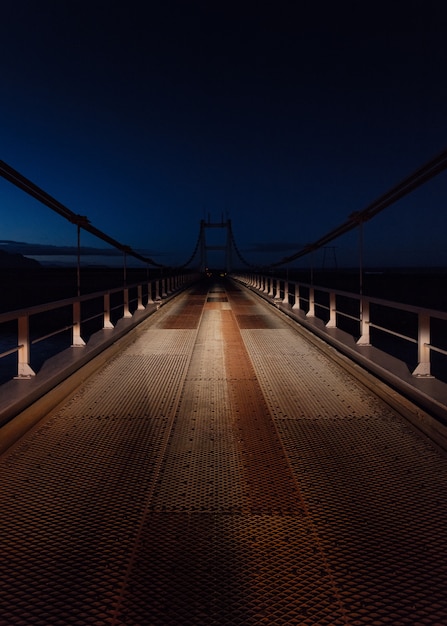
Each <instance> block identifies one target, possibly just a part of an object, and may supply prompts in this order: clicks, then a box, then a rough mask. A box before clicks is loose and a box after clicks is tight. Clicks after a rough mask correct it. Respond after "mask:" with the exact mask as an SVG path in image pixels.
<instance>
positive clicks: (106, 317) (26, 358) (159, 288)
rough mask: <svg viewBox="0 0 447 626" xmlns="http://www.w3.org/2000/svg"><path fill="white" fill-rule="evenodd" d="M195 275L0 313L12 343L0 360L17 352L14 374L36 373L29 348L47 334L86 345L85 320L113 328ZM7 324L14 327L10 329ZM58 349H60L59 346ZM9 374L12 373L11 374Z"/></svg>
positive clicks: (2, 326) (27, 376) (27, 375)
mask: <svg viewBox="0 0 447 626" xmlns="http://www.w3.org/2000/svg"><path fill="white" fill-rule="evenodd" d="M196 278H197V276H196V275H195V274H184V275H178V276H171V277H167V278H163V279H159V280H153V281H148V282H147V283H142V284H135V285H129V286H125V287H120V288H116V289H111V290H107V291H102V292H95V293H90V294H86V295H83V296H79V297H75V298H69V299H65V300H58V301H56V302H49V303H46V304H41V305H37V306H33V307H30V308H26V309H20V310H17V311H11V312H8V313H1V314H0V338H1V337H2V333H1V331H2V329H3V330H6V333H3V336H8V337H9V341H10V342H12V343H10V345H9V346H8V347H7V349H6V350H4V351H3V352H2V353H0V360H1V359H3V358H5V357H8V356H11V355H13V354H17V364H16V372H15V376H14V378H18V379H30V378H32V377H33V376H35V374H36V372H35V371H34V369H33V368H32V365H31V363H32V348H33V346H35V345H36V344H38V343H40V342H44V341H45V340H48V339H49V338H51V337H55V336H57V335H62V334H64V333H69V334H70V343H69V345H71V346H72V347H74V348H83V347H84V346H85V345H86V342H85V341H84V338H83V329H84V328H86V327H87V325H88V324H91V325H92V323H93V324H96V327H98V330H99V329H113V328H114V327H115V325H116V323H117V322H118V321H119V320H120V319H122V318H130V317H132V315H133V313H134V312H135V311H137V310H142V309H145V308H146V307H148V306H153V307H154V308H157V307H158V306H159V305H160V303H161V302H162V300H163V299H164V298H167V297H168V295H169V294H171V293H173V292H175V291H178V290H180V289H182V288H184V287H186V286H187V285H188V284H190V283H192V282H194V280H196ZM114 300H116V303H115V302H114ZM82 313H84V316H82ZM48 315H50V316H51V319H50V320H48ZM45 316H46V318H45V321H44V322H42V317H45ZM33 320H34V321H35V320H37V322H36V324H35V325H36V329H35V333H33V336H31V332H30V321H33ZM48 325H50V326H52V328H51V330H50V331H49V332H45V333H43V334H42V330H43V328H45V329H46V330H48ZM54 326H55V327H54ZM11 327H14V328H12V330H11ZM3 344H4V341H3ZM61 346H62V342H61ZM4 347H6V346H4ZM60 349H61V350H62V349H63V347H61V348H60ZM13 375H14V373H12V375H11V378H12V377H13Z"/></svg>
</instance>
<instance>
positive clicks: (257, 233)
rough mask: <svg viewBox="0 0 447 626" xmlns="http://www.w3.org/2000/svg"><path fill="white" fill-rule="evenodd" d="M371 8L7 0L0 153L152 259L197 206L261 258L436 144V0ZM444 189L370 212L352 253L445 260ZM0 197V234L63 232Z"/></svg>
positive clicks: (294, 244) (67, 230)
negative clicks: (361, 247)
mask: <svg viewBox="0 0 447 626" xmlns="http://www.w3.org/2000/svg"><path fill="white" fill-rule="evenodd" d="M390 5H391V8H390ZM382 6H383V7H384V8H383V10H382V9H381V5H380V3H364V2H353V3H336V2H318V3H317V2H308V3H306V2H278V3H273V2H270V3H268V4H266V3H259V2H252V3H244V2H239V3H232V2H229V1H227V2H220V1H219V2H217V1H216V2H206V1H205V0H203V1H201V2H200V1H194V0H192V1H189V2H187V1H185V2H170V1H169V0H165V1H163V2H151V1H150V0H149V1H147V2H132V0H130V1H129V2H127V3H125V4H124V3H117V2H99V1H96V0H90V1H89V2H84V1H82V0H81V1H80V2H61V1H60V0H54V1H52V2H48V1H45V0H44V1H39V2H37V1H28V2H25V1H23V0H14V2H12V1H10V0H8V1H7V2H4V3H3V5H2V15H1V22H0V46H1V56H0V70H1V71H0V76H1V79H0V90H1V92H0V125H1V132H0V146H1V150H0V159H2V160H3V161H5V162H6V163H8V164H9V165H11V166H12V167H14V168H15V169H17V170H18V171H19V172H20V173H21V174H23V175H24V176H26V177H27V178H29V179H30V180H31V181H32V182H34V183H35V184H37V185H39V186H40V187H42V188H43V189H44V190H45V191H46V192H48V193H49V194H51V195H52V196H54V197H55V198H56V199H57V200H59V201H60V202H61V203H63V204H64V205H65V206H66V207H68V208H69V209H70V210H72V211H73V212H75V213H78V214H81V215H86V216H88V218H89V219H90V221H91V223H92V224H93V225H94V226H96V227H97V228H99V229H101V230H103V231H105V232H106V233H107V234H108V235H110V236H111V237H113V238H116V239H117V240H119V241H120V242H122V243H124V244H127V245H130V246H131V247H133V248H134V249H136V250H138V251H139V252H142V253H144V254H145V255H148V256H150V257H152V258H153V259H154V260H156V261H157V262H159V263H165V264H181V263H183V262H185V261H186V260H187V259H188V257H189V256H190V254H191V253H192V251H193V249H194V246H195V244H196V240H197V236H198V232H199V223H200V220H201V219H208V217H210V218H211V220H212V221H220V220H221V219H224V220H225V219H227V217H229V218H231V220H232V225H233V231H234V235H235V239H236V241H237V244H238V247H239V249H240V251H241V253H242V254H243V256H244V258H246V259H247V260H248V261H250V262H252V263H254V264H257V263H266V262H275V261H278V260H279V259H281V258H283V257H285V256H287V255H290V254H292V253H293V252H295V251H296V250H298V249H299V248H300V247H302V246H303V245H305V244H307V243H309V242H312V241H315V240H316V239H318V238H320V237H321V236H322V235H324V234H325V233H326V232H328V231H329V230H331V229H332V228H334V227H336V226H338V225H339V224H341V223H342V222H344V221H345V220H346V218H347V217H348V216H349V215H350V214H351V213H353V212H354V211H359V210H362V209H363V208H364V207H365V206H367V205H368V204H369V203H371V202H372V201H373V200H375V199H376V198H377V197H378V196H379V195H381V194H382V193H384V192H386V191H387V190H388V189H389V188H391V187H392V186H393V185H395V184H396V183H398V182H399V181H400V180H401V179H403V178H404V177H405V176H407V175H408V174H410V173H411V172H412V171H414V170H415V169H417V168H418V167H419V166H421V165H422V164H424V163H425V162H426V161H428V160H429V159H430V158H432V157H433V156H435V155H436V154H437V153H438V152H440V151H441V150H443V149H444V148H446V147H447V79H446V76H447V38H446V36H445V33H446V32H447V30H446V26H447V24H446V20H445V17H444V11H443V7H444V3H443V2H442V1H441V0H439V1H438V2H435V3H433V4H430V3H427V2H424V3H422V2H411V1H410V2H405V3H402V2H395V3H393V2H388V3H387V4H386V5H385V4H384V5H382ZM393 7H394V8H393ZM446 200H447V173H443V174H441V175H440V176H439V177H437V178H436V179H435V180H433V181H432V182H430V183H428V184H427V185H426V186H425V187H424V188H422V189H420V190H418V191H417V192H415V193H414V194H412V196H411V197H409V198H407V199H405V200H402V201H400V202H399V203H397V204H396V205H394V206H392V207H390V208H388V209H386V210H385V211H384V212H383V213H381V214H380V215H379V216H378V217H376V218H375V219H374V220H373V221H372V222H370V223H368V224H367V226H366V229H365V250H366V251H365V258H366V262H367V263H370V264H374V265H380V264H385V265H388V264H410V265H411V264H416V265H426V264H428V265H430V264H438V265H440V264H442V265H447V246H446V245H445V235H446V231H447V228H446V227H447V216H446V213H447V212H446V209H445V205H446ZM0 211H1V213H0V215H1V230H0V239H2V240H13V241H20V242H27V243H33V244H36V243H39V244H43V245H44V246H47V245H49V244H51V245H58V246H59V245H60V246H71V245H75V244H76V228H75V227H74V226H73V225H71V224H69V223H68V222H66V221H65V220H64V219H63V218H62V217H60V216H58V215H57V214H55V213H53V212H51V210H50V209H48V208H47V207H45V206H43V205H41V204H39V203H38V202H37V201H35V200H32V199H30V198H29V197H27V196H26V195H25V194H24V193H23V192H21V191H19V190H17V189H15V188H14V187H13V186H12V185H11V184H10V183H8V182H6V181H4V180H1V179H0ZM216 235H218V232H217V233H216ZM82 243H83V244H84V245H89V246H99V247H101V246H103V245H104V244H102V242H101V241H97V240H94V239H93V238H92V237H91V236H89V235H86V236H83V240H82ZM357 243H358V242H357V233H351V234H350V235H349V236H348V235H347V236H345V237H343V238H342V239H340V240H339V241H336V242H334V244H333V245H334V246H336V248H335V250H333V249H331V250H330V251H329V254H328V255H327V259H330V258H333V256H334V254H335V255H336V257H337V263H338V264H339V265H340V264H347V265H350V264H353V263H355V262H356V259H357V254H358V252H357ZM320 261H321V259H320ZM328 262H329V261H328Z"/></svg>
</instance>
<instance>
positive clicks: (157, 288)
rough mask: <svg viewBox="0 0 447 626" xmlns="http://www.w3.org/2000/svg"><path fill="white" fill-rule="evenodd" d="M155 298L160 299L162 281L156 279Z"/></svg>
mask: <svg viewBox="0 0 447 626" xmlns="http://www.w3.org/2000/svg"><path fill="white" fill-rule="evenodd" d="M155 300H160V281H159V280H156V281H155Z"/></svg>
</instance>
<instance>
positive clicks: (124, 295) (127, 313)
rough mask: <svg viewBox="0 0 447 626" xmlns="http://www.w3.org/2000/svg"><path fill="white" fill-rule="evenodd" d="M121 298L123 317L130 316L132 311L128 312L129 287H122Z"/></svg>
mask: <svg viewBox="0 0 447 626" xmlns="http://www.w3.org/2000/svg"><path fill="white" fill-rule="evenodd" d="M123 299H124V311H123V317H132V313H131V312H130V309H129V289H128V288H127V287H125V289H124V293H123Z"/></svg>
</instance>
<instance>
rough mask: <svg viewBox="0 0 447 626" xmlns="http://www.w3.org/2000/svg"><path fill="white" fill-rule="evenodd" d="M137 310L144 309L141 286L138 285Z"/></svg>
mask: <svg viewBox="0 0 447 626" xmlns="http://www.w3.org/2000/svg"><path fill="white" fill-rule="evenodd" d="M137 309H138V311H142V310H143V309H144V306H143V286H142V285H138V307H137Z"/></svg>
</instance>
